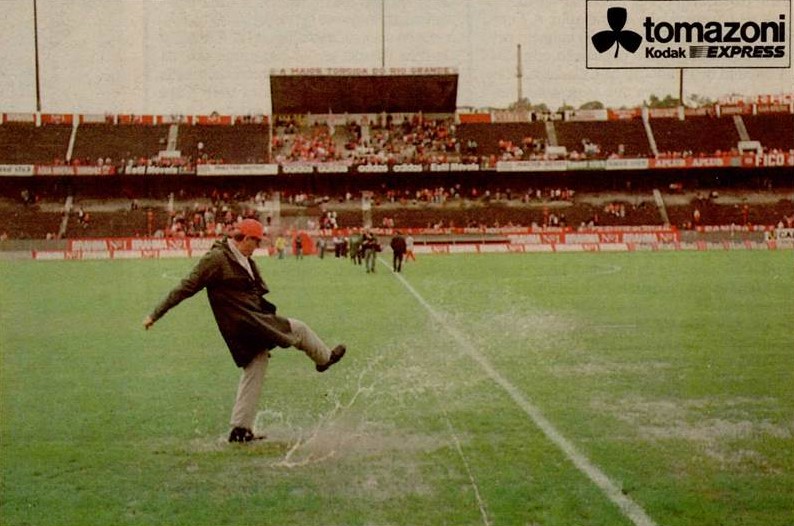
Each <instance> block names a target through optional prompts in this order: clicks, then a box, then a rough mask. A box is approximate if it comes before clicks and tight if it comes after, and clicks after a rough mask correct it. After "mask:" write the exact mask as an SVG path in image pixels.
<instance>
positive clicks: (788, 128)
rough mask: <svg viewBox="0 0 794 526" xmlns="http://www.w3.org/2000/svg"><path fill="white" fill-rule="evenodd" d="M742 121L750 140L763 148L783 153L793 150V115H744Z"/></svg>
mask: <svg viewBox="0 0 794 526" xmlns="http://www.w3.org/2000/svg"><path fill="white" fill-rule="evenodd" d="M742 120H743V121H744V125H745V127H746V128H747V133H748V135H749V136H750V140H753V141H759V142H760V143H761V146H763V147H764V148H766V149H769V150H772V149H777V150H783V151H786V150H790V149H792V148H794V114H791V113H768V114H763V115H744V116H742Z"/></svg>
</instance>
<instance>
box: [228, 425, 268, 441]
mask: <svg viewBox="0 0 794 526" xmlns="http://www.w3.org/2000/svg"><path fill="white" fill-rule="evenodd" d="M264 438H265V435H255V434H254V432H253V431H251V430H250V429H247V428H245V427H235V428H234V429H232V432H231V434H229V442H251V441H253V440H263V439H264Z"/></svg>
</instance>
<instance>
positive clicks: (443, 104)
mask: <svg viewBox="0 0 794 526" xmlns="http://www.w3.org/2000/svg"><path fill="white" fill-rule="evenodd" d="M270 96H271V101H272V105H273V114H274V115H286V114H306V113H313V114H324V113H335V114H340V113H380V112H387V113H417V112H420V111H421V112H424V113H454V112H455V109H456V106H457V98H458V72H457V70H455V69H454V68H386V69H380V68H373V69H370V68H289V69H287V68H285V69H272V70H271V71H270Z"/></svg>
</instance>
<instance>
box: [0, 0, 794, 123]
mask: <svg viewBox="0 0 794 526" xmlns="http://www.w3.org/2000/svg"><path fill="white" fill-rule="evenodd" d="M752 1H760V0H748V2H752ZM0 4H1V5H2V8H3V9H2V11H3V14H4V18H5V23H4V25H3V30H2V31H0V50H1V51H2V53H1V55H0V56H2V60H0V94H2V95H1V96H2V102H0V111H7V112H8V111H18V112H33V111H35V110H36V89H35V87H36V84H35V65H34V64H35V63H34V57H35V52H34V49H35V48H34V30H33V27H34V26H33V0H0ZM381 5H382V4H381V0H38V3H37V6H38V36H39V58H40V78H41V102H42V111H43V112H50V113H72V112H76V113H105V112H113V113H154V114H173V113H182V114H190V113H193V114H208V113H211V112H213V111H217V112H219V113H225V114H228V113H234V114H237V113H240V114H245V113H270V112H271V102H270V87H269V73H270V70H271V68H282V67H284V68H341V67H344V68H347V67H350V68H379V67H380V66H381V61H382V56H385V66H386V67H387V68H391V67H400V68H414V67H430V68H435V67H452V68H456V69H457V70H458V73H459V75H460V76H459V85H458V106H459V107H462V106H473V107H477V108H484V107H507V106H508V105H509V104H510V103H511V102H513V101H515V100H516V98H517V92H518V87H517V79H516V65H517V45H519V44H520V45H521V47H522V67H523V82H522V92H523V95H524V96H525V97H526V98H528V99H529V100H530V101H531V102H532V103H533V104H539V103H546V104H547V105H548V106H549V107H550V108H552V109H556V108H558V107H559V106H560V105H562V104H563V103H567V104H570V105H573V106H575V107H578V106H580V105H581V104H583V103H585V102H588V101H600V102H602V103H604V104H606V105H607V106H609V107H615V108H617V107H622V106H627V107H633V106H638V105H640V104H642V102H643V101H644V100H648V99H649V97H650V95H651V94H654V95H657V96H659V97H661V98H663V97H664V96H665V95H668V94H669V95H672V96H674V97H677V96H678V90H679V73H678V70H587V69H586V67H585V44H586V36H585V2H584V0H384V5H385V18H384V19H385V53H383V55H382V52H383V49H382V45H381V43H382V38H381ZM792 91H794V70H793V69H753V70H750V69H732V70H695V69H691V70H686V71H685V73H684V95H685V97H688V96H690V95H692V94H697V95H700V96H706V97H709V98H710V99H712V100H716V99H718V98H719V97H721V96H724V95H729V94H741V95H747V96H753V95H763V94H779V93H791V92H792Z"/></svg>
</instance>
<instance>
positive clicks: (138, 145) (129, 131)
mask: <svg viewBox="0 0 794 526" xmlns="http://www.w3.org/2000/svg"><path fill="white" fill-rule="evenodd" d="M168 130H169V126H167V125H154V126H148V125H134V124H130V125H126V124H125V125H115V124H83V125H81V126H80V127H79V128H78V129H77V135H76V137H75V143H74V150H73V152H72V160H73V162H77V163H80V164H83V165H92V164H97V162H98V160H99V159H103V160H106V159H110V161H111V162H110V163H109V164H116V165H122V164H126V162H127V161H129V160H132V161H134V162H137V161H139V160H149V159H151V158H153V157H156V156H157V154H158V153H159V152H160V151H161V150H165V149H166V147H167V145H168Z"/></svg>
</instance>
